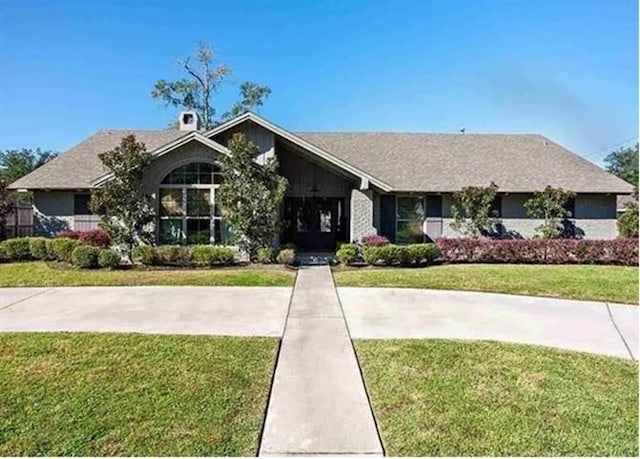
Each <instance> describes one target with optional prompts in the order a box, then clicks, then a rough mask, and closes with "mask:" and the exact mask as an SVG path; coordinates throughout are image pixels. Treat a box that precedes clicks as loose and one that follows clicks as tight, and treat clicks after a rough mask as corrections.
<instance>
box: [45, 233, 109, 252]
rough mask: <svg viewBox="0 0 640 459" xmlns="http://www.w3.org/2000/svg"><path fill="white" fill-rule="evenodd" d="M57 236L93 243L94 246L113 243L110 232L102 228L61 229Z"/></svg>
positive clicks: (105, 245)
mask: <svg viewBox="0 0 640 459" xmlns="http://www.w3.org/2000/svg"><path fill="white" fill-rule="evenodd" d="M57 236H58V237H66V238H69V239H76V240H78V241H80V242H82V243H83V244H86V245H91V246H94V247H103V248H107V247H109V244H110V243H111V237H110V236H109V233H107V232H106V231H105V230H103V229H100V228H97V229H93V230H89V231H61V232H60V233H58V235H57Z"/></svg>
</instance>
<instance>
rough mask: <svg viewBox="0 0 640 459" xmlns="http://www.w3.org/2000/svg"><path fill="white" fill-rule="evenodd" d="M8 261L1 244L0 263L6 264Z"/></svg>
mask: <svg viewBox="0 0 640 459" xmlns="http://www.w3.org/2000/svg"><path fill="white" fill-rule="evenodd" d="M8 261H10V260H9V257H8V256H7V252H6V250H5V248H4V246H3V245H2V243H0V263H6V262H8Z"/></svg>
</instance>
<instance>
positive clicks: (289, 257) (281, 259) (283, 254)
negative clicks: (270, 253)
mask: <svg viewBox="0 0 640 459" xmlns="http://www.w3.org/2000/svg"><path fill="white" fill-rule="evenodd" d="M295 258H296V252H295V250H293V249H284V250H281V251H280V252H278V256H277V257H276V261H277V262H278V263H280V264H281V265H290V264H291V263H293V261H294V260H295Z"/></svg>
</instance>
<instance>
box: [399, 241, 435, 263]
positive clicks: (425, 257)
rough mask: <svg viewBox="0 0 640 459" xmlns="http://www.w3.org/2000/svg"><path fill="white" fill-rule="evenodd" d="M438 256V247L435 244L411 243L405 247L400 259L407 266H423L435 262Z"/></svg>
mask: <svg viewBox="0 0 640 459" xmlns="http://www.w3.org/2000/svg"><path fill="white" fill-rule="evenodd" d="M437 256H438V248H437V246H436V245H435V244H433V243H430V244H411V245H407V246H404V247H403V254H402V258H401V260H400V262H401V264H403V265H405V266H423V265H429V264H431V263H433V261H434V260H435V259H436V258H437Z"/></svg>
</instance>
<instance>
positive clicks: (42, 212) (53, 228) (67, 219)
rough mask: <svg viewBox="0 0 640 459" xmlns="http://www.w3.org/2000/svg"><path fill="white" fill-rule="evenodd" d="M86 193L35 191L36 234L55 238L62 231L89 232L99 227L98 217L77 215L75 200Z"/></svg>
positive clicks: (34, 223) (34, 218)
mask: <svg viewBox="0 0 640 459" xmlns="http://www.w3.org/2000/svg"><path fill="white" fill-rule="evenodd" d="M80 192H81V193H89V190H84V191H35V192H34V196H33V225H34V233H35V234H37V235H39V236H45V237H53V236H55V235H56V234H58V233H59V232H60V231H67V230H75V231H88V230H92V229H95V228H97V227H98V223H99V221H100V218H99V217H98V216H97V215H75V214H74V206H73V200H74V198H73V197H74V195H75V194H76V193H80Z"/></svg>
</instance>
